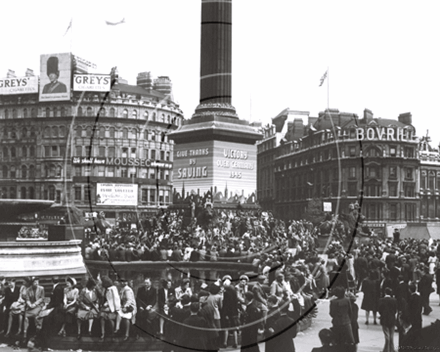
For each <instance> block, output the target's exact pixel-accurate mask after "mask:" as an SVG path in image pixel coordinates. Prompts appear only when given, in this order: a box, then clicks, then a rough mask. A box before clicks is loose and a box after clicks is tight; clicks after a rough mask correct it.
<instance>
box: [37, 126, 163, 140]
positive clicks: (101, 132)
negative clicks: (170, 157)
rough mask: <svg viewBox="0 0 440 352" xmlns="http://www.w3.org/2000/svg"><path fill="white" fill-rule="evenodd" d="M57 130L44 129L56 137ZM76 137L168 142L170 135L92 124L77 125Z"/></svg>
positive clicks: (45, 132) (45, 134)
mask: <svg viewBox="0 0 440 352" xmlns="http://www.w3.org/2000/svg"><path fill="white" fill-rule="evenodd" d="M55 132H56V131H53V130H52V134H51V131H50V129H49V128H48V127H46V129H45V130H44V137H46V138H49V137H51V136H52V137H54V136H58V134H57V133H55ZM75 136H76V137H93V138H123V139H144V140H146V141H158V142H163V143H168V135H167V131H153V130H147V129H145V130H144V129H142V130H140V131H138V130H137V129H136V128H131V129H128V128H126V127H124V128H121V129H120V130H118V129H116V128H114V127H109V128H105V127H103V126H101V127H96V128H95V129H94V128H93V127H92V126H88V127H85V128H81V127H77V128H76V129H75Z"/></svg>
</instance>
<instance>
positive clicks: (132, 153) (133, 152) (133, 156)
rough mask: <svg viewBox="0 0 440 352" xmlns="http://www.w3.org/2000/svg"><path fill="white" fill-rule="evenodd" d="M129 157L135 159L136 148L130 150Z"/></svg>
mask: <svg viewBox="0 0 440 352" xmlns="http://www.w3.org/2000/svg"><path fill="white" fill-rule="evenodd" d="M130 152H131V153H130V157H131V158H136V148H131V149H130Z"/></svg>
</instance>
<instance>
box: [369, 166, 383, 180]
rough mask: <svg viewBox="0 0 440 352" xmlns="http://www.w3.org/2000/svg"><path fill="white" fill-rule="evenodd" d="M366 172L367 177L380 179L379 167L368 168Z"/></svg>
mask: <svg viewBox="0 0 440 352" xmlns="http://www.w3.org/2000/svg"><path fill="white" fill-rule="evenodd" d="M366 172H367V177H371V178H380V172H379V167H378V166H367V167H366Z"/></svg>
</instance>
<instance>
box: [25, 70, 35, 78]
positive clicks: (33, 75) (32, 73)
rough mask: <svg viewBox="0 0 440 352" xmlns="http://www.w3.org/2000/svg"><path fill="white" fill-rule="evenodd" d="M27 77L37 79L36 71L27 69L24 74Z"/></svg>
mask: <svg viewBox="0 0 440 352" xmlns="http://www.w3.org/2000/svg"><path fill="white" fill-rule="evenodd" d="M24 75H25V76H26V77H35V73H34V70H31V69H30V68H28V69H26V72H25V74H24Z"/></svg>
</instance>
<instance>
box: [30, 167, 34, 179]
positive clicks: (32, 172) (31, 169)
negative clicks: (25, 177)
mask: <svg viewBox="0 0 440 352" xmlns="http://www.w3.org/2000/svg"><path fill="white" fill-rule="evenodd" d="M29 177H30V178H35V166H34V165H31V166H30V167H29Z"/></svg>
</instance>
